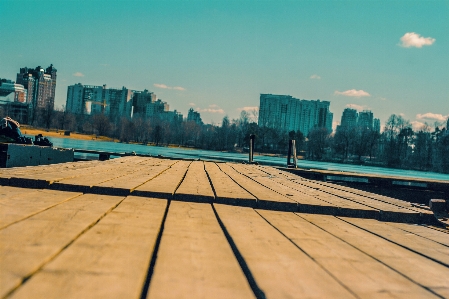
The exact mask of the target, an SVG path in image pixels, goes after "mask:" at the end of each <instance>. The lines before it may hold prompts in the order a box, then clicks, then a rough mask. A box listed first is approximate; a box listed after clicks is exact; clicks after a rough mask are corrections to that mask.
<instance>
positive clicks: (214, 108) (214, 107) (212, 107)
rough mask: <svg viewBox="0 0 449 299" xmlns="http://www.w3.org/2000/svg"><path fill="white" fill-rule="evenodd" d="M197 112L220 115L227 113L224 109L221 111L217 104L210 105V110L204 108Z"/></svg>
mask: <svg viewBox="0 0 449 299" xmlns="http://www.w3.org/2000/svg"><path fill="white" fill-rule="evenodd" d="M196 111H198V112H208V113H219V114H224V113H225V111H224V110H223V109H221V108H220V107H219V106H218V105H216V104H212V105H209V107H208V108H204V109H201V108H196Z"/></svg>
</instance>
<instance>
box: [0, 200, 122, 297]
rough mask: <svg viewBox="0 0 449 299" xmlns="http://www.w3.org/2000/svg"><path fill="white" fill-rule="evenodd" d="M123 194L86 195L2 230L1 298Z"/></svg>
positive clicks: (0, 243) (74, 237) (75, 236)
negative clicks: (116, 195) (117, 195)
mask: <svg viewBox="0 0 449 299" xmlns="http://www.w3.org/2000/svg"><path fill="white" fill-rule="evenodd" d="M122 200H123V197H115V196H114V197H113V196H106V195H93V194H89V195H82V196H79V197H76V198H74V199H71V200H69V201H67V202H64V203H62V204H60V205H57V206H55V207H53V208H51V209H49V210H46V211H44V212H42V213H39V214H36V215H34V216H32V217H30V218H28V219H26V220H24V221H20V222H18V223H15V224H13V225H11V226H8V227H7V228H5V229H3V230H1V231H0V265H1V267H0V281H1V284H0V297H1V298H3V297H4V296H5V295H7V294H8V293H10V292H12V291H13V290H14V289H15V288H17V287H19V286H20V285H21V284H22V283H23V281H25V280H27V279H28V278H29V277H31V276H32V275H33V274H34V273H35V272H36V271H38V270H39V269H40V268H41V267H42V266H44V265H45V264H46V263H48V262H49V261H50V260H52V259H53V258H54V257H56V256H57V255H58V254H59V253H60V252H61V251H62V250H63V249H64V248H65V247H66V246H68V245H70V244H71V243H72V242H73V241H74V240H75V239H77V238H78V237H79V236H80V235H81V234H83V232H85V231H86V230H88V229H89V228H90V227H91V226H93V225H94V224H95V223H96V222H97V221H98V220H100V219H101V218H102V217H103V216H104V215H106V214H107V213H109V212H110V211H111V210H112V209H113V208H115V207H116V206H117V205H118V204H119V203H120V202H121V201H122Z"/></svg>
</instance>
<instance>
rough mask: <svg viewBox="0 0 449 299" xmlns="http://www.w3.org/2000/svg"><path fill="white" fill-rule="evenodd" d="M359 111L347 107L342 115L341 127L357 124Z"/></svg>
mask: <svg viewBox="0 0 449 299" xmlns="http://www.w3.org/2000/svg"><path fill="white" fill-rule="evenodd" d="M357 118H358V113H357V110H355V109H351V108H346V109H345V110H343V114H342V115H341V122H340V127H342V128H353V127H356V126H357Z"/></svg>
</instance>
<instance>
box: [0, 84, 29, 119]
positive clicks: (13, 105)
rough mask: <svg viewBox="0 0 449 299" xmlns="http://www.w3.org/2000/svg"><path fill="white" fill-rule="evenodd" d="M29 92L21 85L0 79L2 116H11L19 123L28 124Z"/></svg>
mask: <svg viewBox="0 0 449 299" xmlns="http://www.w3.org/2000/svg"><path fill="white" fill-rule="evenodd" d="M26 96H27V91H26V89H25V88H24V87H23V85H21V84H16V83H14V82H13V81H11V80H6V79H0V116H1V117H5V116H9V117H11V118H12V119H14V120H17V121H18V122H19V123H22V124H24V123H25V124H26V123H28V110H29V104H28V103H26V102H25V101H26Z"/></svg>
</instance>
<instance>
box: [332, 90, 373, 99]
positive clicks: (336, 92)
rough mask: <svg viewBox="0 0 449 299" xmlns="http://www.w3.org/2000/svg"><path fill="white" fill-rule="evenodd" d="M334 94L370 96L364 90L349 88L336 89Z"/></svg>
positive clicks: (357, 96) (358, 96)
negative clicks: (344, 89)
mask: <svg viewBox="0 0 449 299" xmlns="http://www.w3.org/2000/svg"><path fill="white" fill-rule="evenodd" d="M334 94H336V95H342V96H346V97H356V98H360V97H370V96H371V95H370V94H369V93H367V92H366V91H364V90H355V89H350V90H346V91H338V90H336V91H335V92H334Z"/></svg>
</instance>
